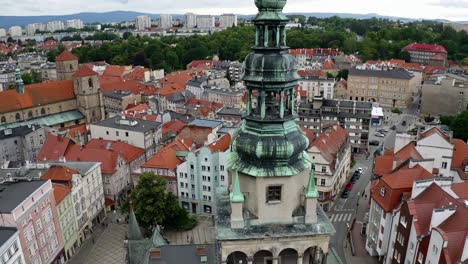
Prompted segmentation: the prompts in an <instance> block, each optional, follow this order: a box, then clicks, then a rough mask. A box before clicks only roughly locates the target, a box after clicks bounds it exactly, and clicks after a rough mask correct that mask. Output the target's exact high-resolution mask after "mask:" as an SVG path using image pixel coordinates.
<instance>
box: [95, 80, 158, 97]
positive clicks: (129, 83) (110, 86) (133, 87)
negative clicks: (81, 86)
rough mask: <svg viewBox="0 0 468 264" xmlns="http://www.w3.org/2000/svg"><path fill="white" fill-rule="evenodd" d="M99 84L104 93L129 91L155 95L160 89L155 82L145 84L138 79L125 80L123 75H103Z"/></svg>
mask: <svg viewBox="0 0 468 264" xmlns="http://www.w3.org/2000/svg"><path fill="white" fill-rule="evenodd" d="M99 84H100V86H101V87H100V88H101V90H102V92H103V93H111V92H114V91H128V92H130V93H132V94H145V95H155V94H156V93H157V91H158V89H157V88H156V86H155V85H154V84H144V83H141V82H139V81H136V80H124V79H123V78H121V77H111V76H101V77H100V78H99Z"/></svg>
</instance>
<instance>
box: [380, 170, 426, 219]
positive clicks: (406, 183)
mask: <svg viewBox="0 0 468 264" xmlns="http://www.w3.org/2000/svg"><path fill="white" fill-rule="evenodd" d="M429 178H432V173H430V172H428V171H427V170H425V169H424V168H423V167H421V166H420V165H416V166H414V167H413V168H401V169H400V170H398V171H396V172H393V173H391V174H386V175H384V176H383V177H381V178H380V179H378V180H376V182H375V183H374V184H373V186H372V188H371V196H372V199H374V201H375V202H377V203H378V204H379V205H380V206H381V207H382V208H383V209H384V210H385V212H389V211H391V210H393V209H394V208H395V207H397V206H398V205H399V204H400V202H401V200H402V196H403V194H404V193H406V192H410V191H411V189H412V188H413V183H414V181H415V180H420V179H429ZM381 189H384V196H383V197H382V195H381Z"/></svg>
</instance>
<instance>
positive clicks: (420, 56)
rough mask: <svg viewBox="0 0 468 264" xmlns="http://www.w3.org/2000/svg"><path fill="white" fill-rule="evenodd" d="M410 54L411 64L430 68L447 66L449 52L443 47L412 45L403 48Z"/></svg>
mask: <svg viewBox="0 0 468 264" xmlns="http://www.w3.org/2000/svg"><path fill="white" fill-rule="evenodd" d="M403 51H407V52H409V54H410V56H411V62H416V63H420V64H424V65H429V66H444V67H445V66H447V55H448V52H447V50H446V49H445V47H444V46H442V45H436V44H434V45H433V44H424V43H412V44H409V45H407V46H406V47H404V48H403Z"/></svg>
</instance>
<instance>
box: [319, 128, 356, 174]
mask: <svg viewBox="0 0 468 264" xmlns="http://www.w3.org/2000/svg"><path fill="white" fill-rule="evenodd" d="M347 136H348V134H347V133H346V131H345V130H344V129H343V128H342V127H341V126H340V125H338V124H334V125H330V126H329V127H328V128H324V130H323V131H322V133H321V134H320V135H319V136H318V137H317V139H316V140H315V141H314V142H313V143H312V146H311V147H316V148H318V149H319V150H320V154H321V155H322V156H323V157H324V158H325V159H326V160H327V161H328V162H329V163H330V168H331V169H332V170H333V169H334V168H335V166H334V163H335V157H336V155H337V153H338V151H339V150H340V148H341V146H342V145H343V144H346V140H347Z"/></svg>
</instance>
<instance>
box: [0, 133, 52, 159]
mask: <svg viewBox="0 0 468 264" xmlns="http://www.w3.org/2000/svg"><path fill="white" fill-rule="evenodd" d="M45 138H46V129H45V128H43V127H40V126H38V125H28V126H20V127H15V128H7V129H4V130H2V131H0V151H1V154H0V163H1V164H7V163H9V162H17V163H19V164H21V163H25V162H26V161H35V160H36V157H37V154H38V153H39V150H40V149H41V147H42V144H44V140H45Z"/></svg>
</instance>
